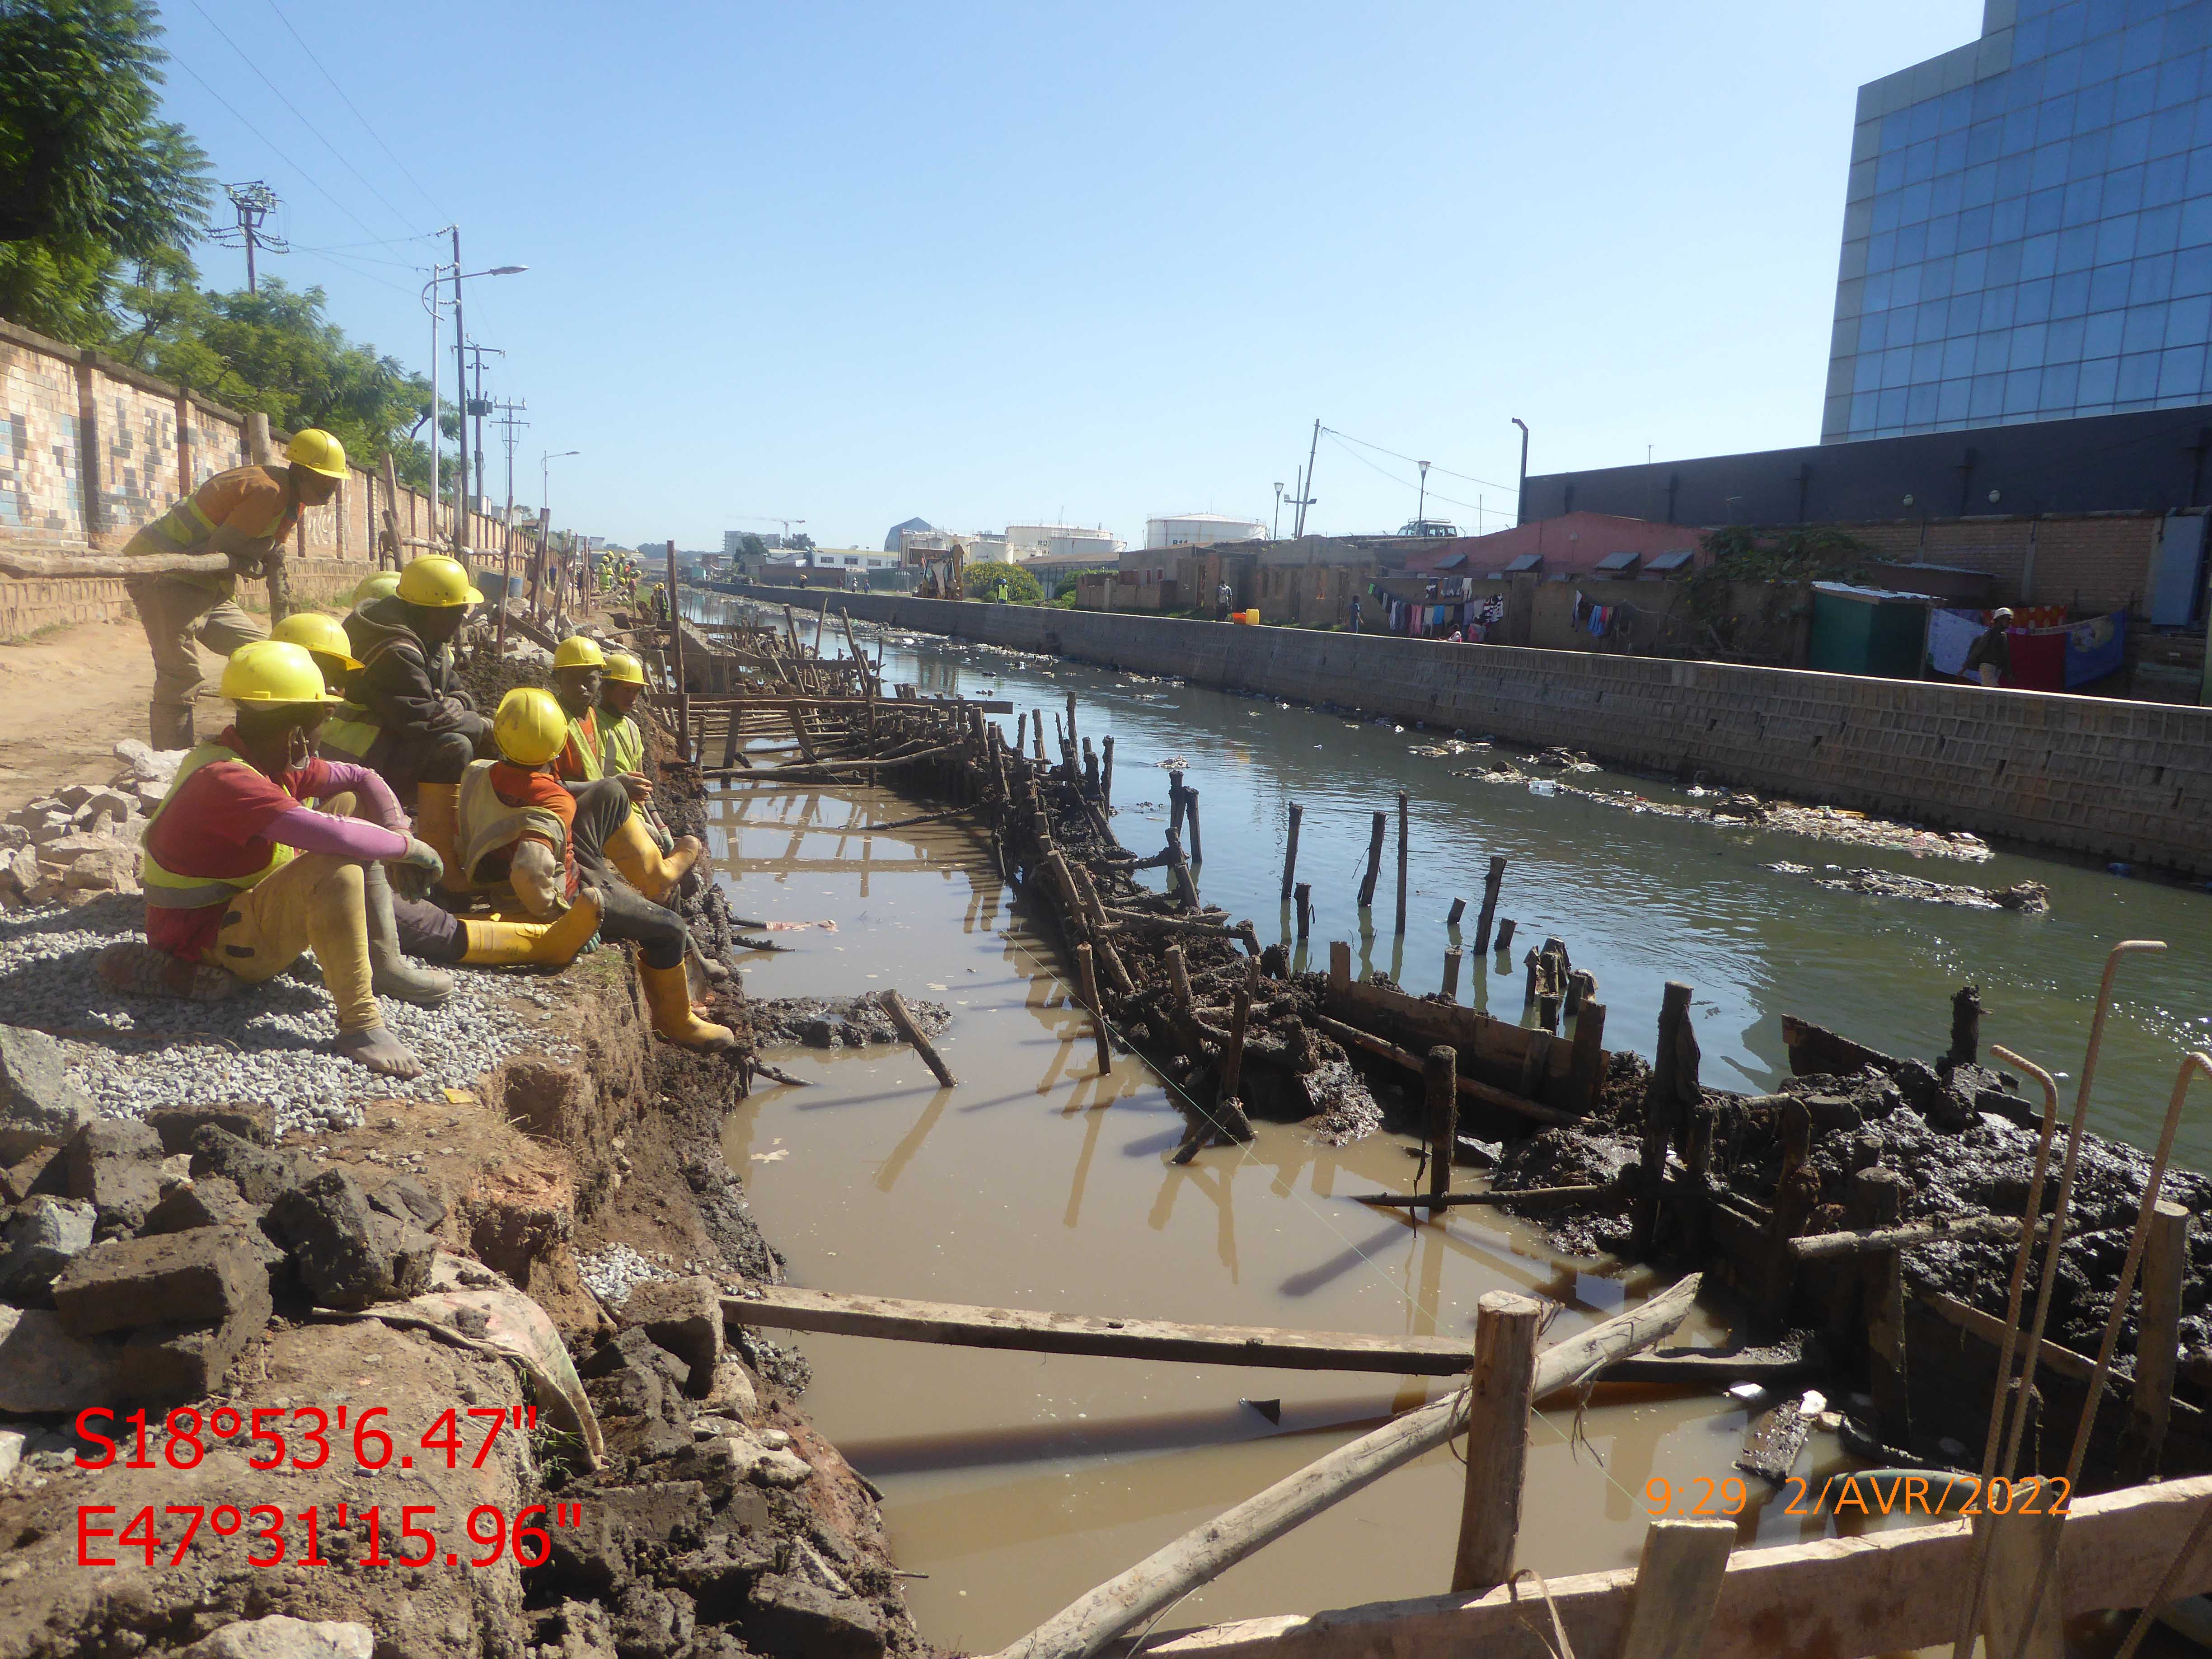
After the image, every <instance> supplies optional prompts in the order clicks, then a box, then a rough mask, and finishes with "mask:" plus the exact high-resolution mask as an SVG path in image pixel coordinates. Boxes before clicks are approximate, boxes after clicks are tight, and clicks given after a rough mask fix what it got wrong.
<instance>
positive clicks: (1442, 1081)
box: [1421, 1043, 1459, 1215]
mask: <svg viewBox="0 0 2212 1659" xmlns="http://www.w3.org/2000/svg"><path fill="white" fill-rule="evenodd" d="M1421 1075H1422V1078H1423V1079H1425V1082H1426V1083H1427V1085H1428V1097H1429V1196H1430V1197H1431V1198H1433V1199H1442V1198H1443V1197H1445V1196H1446V1195H1447V1194H1449V1193H1450V1191H1451V1184H1452V1153H1453V1151H1454V1149H1455V1147H1456V1146H1458V1144H1459V1050H1458V1049H1456V1048H1448V1047H1446V1046H1445V1045H1444V1044H1443V1043H1438V1044H1437V1046H1436V1047H1435V1048H1431V1049H1430V1050H1429V1058H1428V1062H1427V1064H1426V1065H1425V1066H1423V1067H1422V1068H1421ZM1430 1213H1431V1215H1433V1214H1435V1211H1433V1210H1431V1212H1430Z"/></svg>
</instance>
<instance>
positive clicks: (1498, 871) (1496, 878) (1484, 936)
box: [1474, 854, 1513, 956]
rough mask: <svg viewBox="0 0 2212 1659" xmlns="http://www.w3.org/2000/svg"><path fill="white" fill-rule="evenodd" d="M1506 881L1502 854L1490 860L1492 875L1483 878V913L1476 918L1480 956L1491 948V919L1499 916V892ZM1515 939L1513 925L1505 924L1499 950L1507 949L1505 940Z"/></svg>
mask: <svg viewBox="0 0 2212 1659" xmlns="http://www.w3.org/2000/svg"><path fill="white" fill-rule="evenodd" d="M1504 881H1505V860H1504V856H1503V855H1502V854H1499V855H1496V856H1493V857H1492V859H1491V860H1490V873H1489V874H1488V875H1486V876H1485V877H1484V878H1482V911H1481V914H1480V915H1478V916H1477V917H1476V918H1475V923H1474V949H1475V954H1477V955H1478V956H1480V954H1481V953H1482V952H1483V951H1487V950H1488V949H1489V948H1490V919H1491V918H1492V916H1494V915H1497V914H1498V888H1499V887H1501V886H1502V885H1504ZM1512 937H1513V924H1512V923H1511V922H1510V921H1509V922H1507V923H1506V924H1505V936H1504V939H1499V940H1498V949H1499V950H1501V951H1503V950H1504V948H1505V940H1506V939H1510V938H1512Z"/></svg>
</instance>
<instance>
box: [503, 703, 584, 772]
mask: <svg viewBox="0 0 2212 1659" xmlns="http://www.w3.org/2000/svg"><path fill="white" fill-rule="evenodd" d="M491 735H492V738H493V741H495V743H497V744H499V752H500V753H501V754H502V755H504V756H506V757H507V759H508V760H510V761H512V762H513V763H514V764H515V765H517V766H543V765H544V764H545V763H546V762H547V761H550V760H551V759H552V758H553V757H554V756H556V755H557V754H559V753H560V752H561V746H562V744H565V743H567V742H568V715H567V714H563V713H562V710H561V705H560V704H559V703H558V702H556V701H554V697H553V694H552V693H551V692H550V691H546V690H540V689H539V688H538V687H537V686H534V685H518V686H516V687H515V688H514V690H512V691H510V692H508V693H507V695H506V696H503V697H501V699H500V700H499V712H498V713H497V714H495V715H493V716H492V722H491Z"/></svg>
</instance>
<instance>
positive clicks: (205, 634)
mask: <svg viewBox="0 0 2212 1659" xmlns="http://www.w3.org/2000/svg"><path fill="white" fill-rule="evenodd" d="M284 459H285V460H286V462H287V463H288V465H283V466H234V467H232V468H231V469H230V470H229V471H227V472H218V473H216V475H215V477H212V478H210V479H209V480H208V481H207V482H206V483H204V484H202V485H201V486H200V487H199V488H198V489H195V490H194V491H192V493H191V495H187V496H185V498H184V499H183V500H182V501H179V502H178V503H177V504H176V505H175V506H174V507H171V508H170V509H169V510H168V511H167V513H163V514H162V515H161V517H160V518H158V519H156V520H154V522H153V523H151V524H149V525H148V526H146V527H145V528H144V529H143V530H141V531H139V532H137V534H136V535H134V536H133V537H131V539H130V540H129V541H128V542H126V543H125V544H124V546H123V551H124V553H125V556H130V557H141V558H143V557H150V556H155V555H159V554H164V553H220V554H222V555H224V556H227V557H228V559H229V561H230V568H229V569H228V570H226V571H221V572H218V573H216V574H212V575H202V574H189V575H187V574H173V575H155V576H132V577H129V578H126V579H125V584H124V585H125V587H126V588H127V589H128V590H129V591H130V594H131V604H133V605H136V606H137V610H138V620H139V621H140V623H143V624H144V626H145V629H146V642H147V644H148V645H149V646H151V647H153V652H154V696H153V701H152V702H151V703H150V704H149V707H148V708H147V711H146V718H147V724H148V726H149V728H150V730H151V737H152V741H153V744H154V747H155V748H156V749H189V748H191V746H192V700H193V698H194V697H196V696H198V694H199V689H200V678H201V675H200V659H199V647H201V646H203V645H204V646H206V647H208V649H210V651H215V652H218V653H221V654H222V655H224V656H226V657H227V656H228V655H229V654H230V653H232V652H234V651H235V650H237V649H238V647H240V646H241V645H246V644H250V643H251V642H252V641H255V640H258V639H261V638H264V636H265V635H264V629H263V628H262V626H261V624H260V623H257V622H255V621H254V620H253V618H252V617H249V616H247V615H246V612H245V611H241V610H240V609H239V606H238V601H237V593H238V579H239V578H240V576H258V575H260V574H263V573H264V571H265V570H266V568H268V567H269V566H270V565H271V564H273V563H275V562H276V561H278V560H280V559H282V558H283V556H284V538H286V537H287V536H289V535H290V534H291V533H292V531H293V528H294V527H295V526H296V525H298V523H299V522H300V509H301V508H302V507H320V506H322V505H323V503H324V502H325V501H329V500H330V499H331V496H332V495H335V494H337V487H338V485H339V484H340V483H343V481H344V479H345V476H346V459H345V449H344V447H343V446H342V445H341V444H340V443H339V442H338V441H337V439H336V438H333V437H332V436H331V435H330V434H329V433H327V432H322V431H318V430H316V429H315V428H312V427H311V428H308V429H307V430H306V431H304V432H299V433H295V434H294V435H293V438H292V441H291V442H290V443H289V444H287V445H286V446H285V447H284Z"/></svg>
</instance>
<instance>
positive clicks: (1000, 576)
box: [960, 561, 1044, 605]
mask: <svg viewBox="0 0 2212 1659" xmlns="http://www.w3.org/2000/svg"><path fill="white" fill-rule="evenodd" d="M1000 582H1004V583H1006V599H1007V600H1008V602H1009V603H1011V604H1013V605H1042V604H1043V603H1044V589H1043V588H1042V586H1039V585H1038V583H1037V579H1036V577H1035V576H1033V575H1031V574H1030V573H1029V572H1028V571H1026V570H1024V569H1023V568H1021V566H1019V565H1018V564H1002V563H1000V562H996V561H987V562H984V563H982V564H971V565H969V566H968V567H967V569H966V573H965V574H963V576H962V577H961V578H960V585H961V587H962V588H963V591H965V592H966V593H967V595H968V597H969V599H997V598H998V597H999V584H1000Z"/></svg>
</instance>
